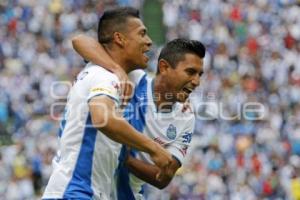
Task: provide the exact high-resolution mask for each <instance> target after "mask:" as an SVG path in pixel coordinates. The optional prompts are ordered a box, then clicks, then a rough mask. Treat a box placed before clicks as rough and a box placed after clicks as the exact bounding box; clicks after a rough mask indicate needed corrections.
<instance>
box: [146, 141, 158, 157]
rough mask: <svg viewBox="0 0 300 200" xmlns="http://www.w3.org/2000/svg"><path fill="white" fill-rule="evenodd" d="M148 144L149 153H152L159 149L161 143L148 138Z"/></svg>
mask: <svg viewBox="0 0 300 200" xmlns="http://www.w3.org/2000/svg"><path fill="white" fill-rule="evenodd" d="M146 144H147V153H149V154H150V155H153V154H156V152H157V150H158V149H159V146H158V145H159V144H157V143H156V142H154V141H153V140H151V139H148V141H147V143H146Z"/></svg>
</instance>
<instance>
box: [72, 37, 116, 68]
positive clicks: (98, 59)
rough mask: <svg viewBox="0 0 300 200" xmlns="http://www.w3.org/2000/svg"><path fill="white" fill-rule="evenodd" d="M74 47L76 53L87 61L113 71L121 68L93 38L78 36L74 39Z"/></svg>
mask: <svg viewBox="0 0 300 200" xmlns="http://www.w3.org/2000/svg"><path fill="white" fill-rule="evenodd" d="M72 45H73V48H74V49H75V51H76V52H77V53H78V54H79V55H80V56H82V57H83V58H84V59H85V60H88V61H91V62H92V63H95V64H97V65H100V66H103V67H105V68H106V69H108V70H111V71H113V70H116V69H119V68H121V67H120V66H119V65H118V64H117V63H116V62H114V61H113V60H112V58H111V57H110V56H109V55H108V53H107V52H106V51H105V49H104V47H103V46H102V45H101V44H100V43H99V42H97V41H96V40H95V39H94V38H92V37H89V36H85V35H77V36H75V37H73V38H72Z"/></svg>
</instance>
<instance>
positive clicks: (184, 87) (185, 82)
mask: <svg viewBox="0 0 300 200" xmlns="http://www.w3.org/2000/svg"><path fill="white" fill-rule="evenodd" d="M202 74H203V60H202V59H201V58H200V57H198V56H197V55H195V54H186V55H185V59H184V60H183V61H180V62H179V63H178V64H177V66H176V67H175V69H171V70H170V74H169V75H170V77H169V78H168V79H169V81H171V85H170V90H171V91H172V93H173V96H174V97H175V99H176V101H178V102H185V101H186V100H187V98H188V97H189V95H190V94H191V92H192V91H193V90H194V89H195V88H196V87H197V86H199V84H200V78H201V75H202Z"/></svg>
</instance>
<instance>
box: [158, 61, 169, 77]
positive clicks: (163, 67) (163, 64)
mask: <svg viewBox="0 0 300 200" xmlns="http://www.w3.org/2000/svg"><path fill="white" fill-rule="evenodd" d="M170 68H171V65H170V64H169V63H168V61H166V60H165V59H160V60H159V61H158V70H159V73H160V74H163V73H165V72H167V71H168V69H170Z"/></svg>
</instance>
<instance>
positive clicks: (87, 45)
mask: <svg viewBox="0 0 300 200" xmlns="http://www.w3.org/2000/svg"><path fill="white" fill-rule="evenodd" d="M72 45H73V48H74V49H75V51H76V52H77V53H78V54H79V55H80V56H82V57H83V58H84V59H85V60H88V61H91V62H92V63H95V64H97V65H100V66H102V67H104V68H105V69H107V70H109V71H111V72H113V73H114V74H116V75H117V76H118V78H119V79H120V82H121V83H122V84H121V90H122V94H123V97H130V96H131V93H132V85H131V84H130V83H129V78H128V76H127V74H126V72H125V71H124V69H123V68H122V67H120V66H119V65H118V64H117V63H116V62H115V61H114V60H113V59H112V58H111V57H110V56H109V55H108V53H107V52H106V51H105V49H104V47H103V46H102V45H101V44H100V43H98V42H97V41H96V40H95V39H94V38H92V37H89V36H85V35H77V36H75V37H73V38H72ZM100 55H101V56H100ZM125 100H127V101H128V100H129V99H128V98H125ZM124 103H126V102H124Z"/></svg>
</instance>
